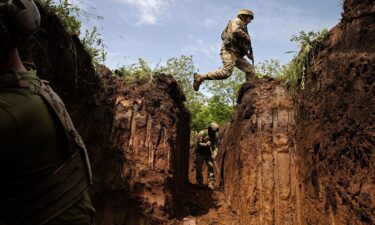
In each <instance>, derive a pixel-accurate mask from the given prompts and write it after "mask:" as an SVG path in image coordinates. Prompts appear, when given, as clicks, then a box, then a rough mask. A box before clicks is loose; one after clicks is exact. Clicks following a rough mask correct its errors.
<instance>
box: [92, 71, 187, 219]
mask: <svg viewBox="0 0 375 225" xmlns="http://www.w3.org/2000/svg"><path fill="white" fill-rule="evenodd" d="M100 73H101V74H103V79H102V80H101V81H102V85H103V87H105V88H104V90H103V91H104V92H105V93H106V94H105V95H104V94H100V96H99V99H100V102H101V103H102V104H112V105H113V109H112V113H113V117H112V121H110V124H111V130H110V132H109V136H108V140H107V142H106V143H107V144H106V146H105V147H104V148H103V149H102V150H101V151H100V152H97V153H98V154H97V155H94V156H93V158H94V170H95V169H96V170H98V171H101V173H102V174H101V176H99V177H100V179H101V181H100V182H99V183H100V184H103V186H101V185H99V186H97V187H94V199H95V201H96V205H97V211H98V215H97V224H103V225H106V224H126V225H128V224H130V225H132V224H134V225H138V224H159V223H163V221H164V222H165V221H167V220H168V218H170V217H173V216H175V215H178V213H179V212H180V211H181V209H180V208H179V204H178V203H179V200H180V199H182V194H183V191H182V190H184V189H185V188H186V187H187V186H186V185H187V179H188V154H189V152H188V151H189V149H188V148H189V137H190V116H189V113H188V111H187V110H186V108H185V107H184V105H183V104H182V103H183V100H184V95H183V94H182V92H181V90H180V87H179V85H178V84H177V82H176V81H175V80H174V79H173V78H172V77H171V76H167V75H164V74H161V75H160V76H157V77H156V78H155V79H154V80H153V82H154V84H153V85H154V86H153V85H152V84H150V83H149V82H144V81H143V82H136V83H134V84H131V85H124V83H123V81H122V80H121V79H118V78H114V77H112V74H111V73H110V72H109V71H106V70H105V69H104V70H102V71H100ZM108 96H111V98H108ZM103 122H104V121H103ZM96 159H100V160H96ZM100 188H104V190H100Z"/></svg>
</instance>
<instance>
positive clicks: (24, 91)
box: [0, 0, 95, 225]
mask: <svg viewBox="0 0 375 225" xmlns="http://www.w3.org/2000/svg"><path fill="white" fill-rule="evenodd" d="M39 24H40V14H39V11H38V9H37V7H36V5H35V3H34V2H33V1H32V0H0V121H1V122H0V146H1V147H0V154H1V157H0V177H1V180H0V224H1V225H39V224H45V225H90V224H92V223H93V214H94V212H95V210H94V207H93V205H92V203H91V200H90V197H89V195H88V191H87V188H88V186H89V184H90V183H91V170H90V164H89V161H88V157H87V152H86V149H85V146H84V144H83V142H82V139H81V137H80V136H79V135H78V133H77V132H76V130H75V128H74V126H73V124H72V121H71V119H70V117H69V115H68V113H67V111H66V109H65V106H64V104H63V103H62V101H61V99H60V98H59V97H58V96H57V94H56V93H55V92H54V91H53V90H52V89H51V88H50V86H49V85H48V83H47V82H46V81H43V80H41V79H39V78H38V77H37V75H36V71H34V70H28V69H27V68H26V64H24V63H22V62H21V59H20V56H19V53H18V49H17V45H18V44H19V43H20V40H24V39H27V37H29V36H30V35H32V34H33V33H34V32H35V31H36V30H37V29H38V27H39Z"/></svg>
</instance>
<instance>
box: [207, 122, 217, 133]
mask: <svg viewBox="0 0 375 225" xmlns="http://www.w3.org/2000/svg"><path fill="white" fill-rule="evenodd" d="M207 129H208V130H210V131H214V132H216V131H219V124H217V123H214V122H212V123H210V124H208V126H207Z"/></svg>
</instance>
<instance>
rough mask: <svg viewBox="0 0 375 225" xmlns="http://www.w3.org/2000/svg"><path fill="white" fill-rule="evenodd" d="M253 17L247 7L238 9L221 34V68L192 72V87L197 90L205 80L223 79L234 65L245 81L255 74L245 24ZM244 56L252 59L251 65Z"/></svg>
mask: <svg viewBox="0 0 375 225" xmlns="http://www.w3.org/2000/svg"><path fill="white" fill-rule="evenodd" d="M253 19H254V13H253V12H252V11H251V10H248V9H242V10H240V11H239V13H238V15H237V18H234V19H232V20H230V21H229V23H228V25H227V26H226V28H225V29H224V31H223V33H222V34H221V39H222V44H221V51H220V56H221V59H222V61H223V68H221V69H219V70H216V71H212V72H209V73H207V74H194V81H193V88H194V90H195V91H198V90H199V86H200V85H201V84H202V82H203V81H205V80H223V79H226V78H228V77H230V76H231V75H232V72H233V69H234V67H237V68H238V69H240V70H242V71H243V72H245V74H246V81H248V80H249V79H250V78H251V77H254V76H255V69H254V56H253V50H252V47H251V40H250V35H249V33H248V31H247V25H248V24H249V23H250V22H251V21H252V20H253ZM244 56H247V57H248V58H249V59H250V60H252V62H253V65H251V64H250V63H249V62H248V61H247V60H246V59H245V58H244Z"/></svg>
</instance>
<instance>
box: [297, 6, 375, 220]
mask: <svg viewBox="0 0 375 225" xmlns="http://www.w3.org/2000/svg"><path fill="white" fill-rule="evenodd" d="M342 15H343V18H342V21H341V22H340V23H339V24H338V25H337V26H336V27H335V28H333V29H332V30H331V31H330V32H329V35H328V37H327V39H326V41H325V43H324V45H323V51H321V52H320V53H319V55H318V58H317V60H315V62H314V64H313V66H312V68H311V69H310V70H309V71H308V74H307V76H306V78H307V80H306V89H305V90H304V91H301V92H300V96H299V98H298V103H297V107H298V112H297V115H296V121H297V136H298V138H297V143H298V153H299V154H298V157H299V159H300V162H299V165H300V172H301V176H300V179H301V184H302V186H301V188H302V191H301V199H302V207H301V208H302V222H303V224H322V225H323V224H324V225H325V224H375V167H374V165H375V164H374V162H375V84H374V81H375V2H374V1H370V0H362V1H354V0H347V1H345V3H344V13H343V14H342Z"/></svg>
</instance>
